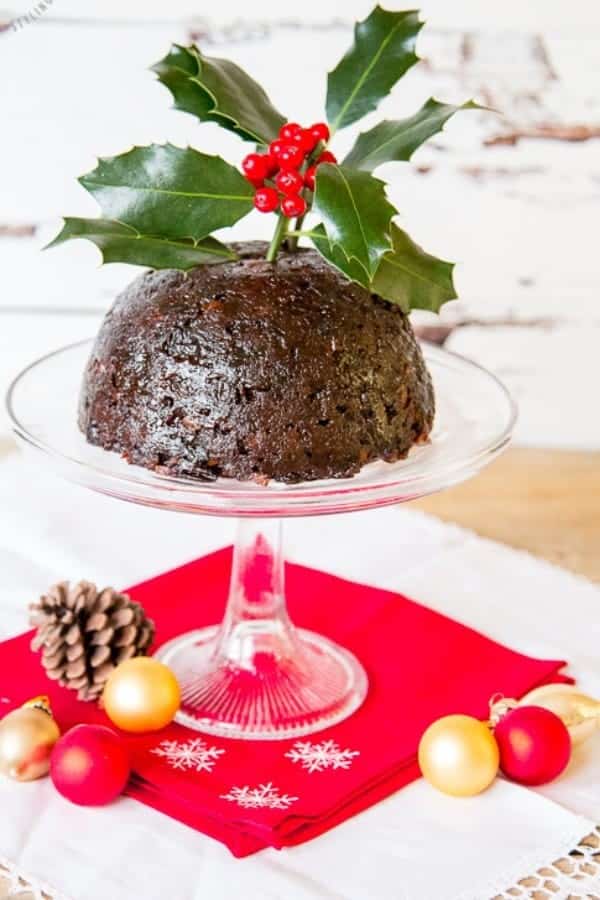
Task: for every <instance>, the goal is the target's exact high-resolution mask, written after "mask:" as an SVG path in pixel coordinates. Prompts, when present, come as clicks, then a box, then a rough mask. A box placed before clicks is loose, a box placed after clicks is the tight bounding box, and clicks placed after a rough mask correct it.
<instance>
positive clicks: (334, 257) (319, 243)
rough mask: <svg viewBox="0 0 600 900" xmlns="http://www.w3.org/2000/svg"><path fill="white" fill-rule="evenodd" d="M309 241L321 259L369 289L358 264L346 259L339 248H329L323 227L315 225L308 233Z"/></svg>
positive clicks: (364, 275) (368, 284)
mask: <svg viewBox="0 0 600 900" xmlns="http://www.w3.org/2000/svg"><path fill="white" fill-rule="evenodd" d="M310 239H311V241H312V242H313V244H314V245H315V248H316V249H317V250H318V251H319V253H320V254H321V256H322V257H323V259H325V260H326V261H327V262H328V263H330V265H332V266H333V267H334V268H335V269H337V270H338V271H339V272H341V273H342V275H346V277H347V278H349V279H350V281H356V282H358V284H362V286H363V287H364V288H367V290H370V289H371V282H370V279H369V277H368V275H367V273H366V272H365V270H364V269H363V267H362V266H361V265H360V263H358V262H357V261H356V260H355V259H348V257H347V256H346V255H345V254H344V252H343V251H342V250H340V248H339V247H332V246H331V244H330V243H329V238H328V237H327V232H326V231H325V227H324V225H322V224H321V225H317V226H316V228H313V229H312V230H311V232H310Z"/></svg>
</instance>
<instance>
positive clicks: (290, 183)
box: [275, 169, 304, 197]
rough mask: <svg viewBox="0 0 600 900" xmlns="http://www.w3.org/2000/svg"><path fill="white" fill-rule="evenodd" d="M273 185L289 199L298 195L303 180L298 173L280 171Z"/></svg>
mask: <svg viewBox="0 0 600 900" xmlns="http://www.w3.org/2000/svg"><path fill="white" fill-rule="evenodd" d="M275 184H276V185H277V187H278V188H279V190H280V191H281V193H282V194H285V195H286V196H287V197H291V196H292V195H293V194H299V193H300V191H301V190H302V188H303V187H304V178H303V177H302V175H301V174H300V172H296V171H295V170H294V169H282V170H281V172H279V174H278V175H277V177H276V178H275Z"/></svg>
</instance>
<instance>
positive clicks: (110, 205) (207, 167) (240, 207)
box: [79, 144, 254, 241]
mask: <svg viewBox="0 0 600 900" xmlns="http://www.w3.org/2000/svg"><path fill="white" fill-rule="evenodd" d="M79 181H80V183H81V184H82V185H83V187H84V188H85V189H86V190H87V191H89V192H90V194H92V195H93V196H94V197H95V199H96V200H97V201H98V203H99V204H100V207H101V208H102V212H103V213H104V217H105V218H107V219H116V220H117V221H119V222H122V223H124V224H125V225H130V226H131V227H132V228H135V229H136V231H138V232H139V233H140V234H145V235H161V237H164V238H191V239H192V240H195V241H198V240H201V239H202V238H205V237H207V236H208V235H209V234H210V233H211V232H213V231H216V230H217V229H219V228H224V227H226V226H229V225H233V224H234V223H235V222H237V221H238V219H241V218H242V216H245V215H246V213H248V212H250V210H251V209H252V198H253V193H254V190H253V188H252V185H251V184H249V182H248V181H246V179H245V178H244V177H243V175H242V174H241V173H240V172H238V170H237V169H234V167H233V166H230V165H229V163H226V162H225V160H223V159H221V158H220V157H218V156H207V155H206V154H204V153H198V151H197V150H192V149H191V148H189V147H188V148H187V149H185V150H182V149H180V148H179V147H174V146H173V145H171V144H165V145H162V144H152V145H151V146H149V147H134V148H133V150H130V151H129V152H128V153H124V154H122V155H121V156H114V157H112V158H110V159H101V160H99V161H98V166H97V168H96V169H94V171H93V172H90V173H89V174H88V175H84V176H83V177H82V178H80V179H79Z"/></svg>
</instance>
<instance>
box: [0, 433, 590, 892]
mask: <svg viewBox="0 0 600 900" xmlns="http://www.w3.org/2000/svg"><path fill="white" fill-rule="evenodd" d="M0 510H1V513H0V637H8V636H9V635H12V634H15V633H18V632H19V631H21V630H22V629H23V628H24V627H25V625H26V606H27V603H28V602H29V601H30V600H32V599H34V598H35V597H36V596H37V595H38V593H39V592H40V591H42V590H43V589H45V588H46V587H48V586H49V585H50V584H51V583H52V582H54V581H56V580H59V579H62V578H72V579H76V578H80V577H85V578H88V579H92V580H96V581H98V582H101V583H102V584H106V583H111V584H114V585H119V586H121V585H126V584H131V583H133V582H135V581H137V580H139V579H142V578H145V577H147V576H149V575H152V574H154V573H156V572H158V571H161V570H165V569H167V568H169V567H171V566H173V565H175V564H177V563H181V562H183V561H185V560H188V559H190V558H192V557H194V556H197V555H200V554H202V553H204V552H206V551H208V550H210V549H213V548H215V547H217V546H220V545H223V544H225V543H227V542H229V541H230V540H231V537H232V530H233V524H232V523H231V522H229V521H225V520H219V519H207V518H196V517H192V516H182V515H176V514H172V513H164V512H159V511H155V510H152V509H143V508H136V507H134V506H130V505H127V504H124V503H119V502H116V501H111V500H109V499H107V498H104V497H101V496H96V495H93V494H91V493H88V492H86V491H85V490H83V489H81V488H76V487H73V486H70V485H67V484H64V483H62V482H59V481H57V480H55V479H54V478H53V477H52V476H50V475H47V474H46V472H45V471H44V470H42V469H41V468H40V469H36V468H35V467H33V468H32V467H31V465H30V464H26V463H25V462H24V461H23V460H22V459H21V458H20V457H19V456H18V455H17V453H16V451H15V452H14V453H9V454H8V456H5V457H4V458H3V459H2V458H0ZM490 515H494V510H493V509H490ZM523 515H524V516H525V515H527V511H526V510H524V511H523ZM287 533H288V547H287V554H288V557H289V558H290V559H293V560H295V561H298V562H303V563H306V564H309V565H313V566H316V567H321V568H323V569H327V570H329V571H332V572H335V573H339V574H342V575H344V576H347V577H350V578H356V579H360V580H363V581H369V582H371V583H372V584H376V585H379V586H381V587H385V588H392V589H397V590H401V591H403V592H405V593H407V594H409V595H410V596H412V597H414V598H415V599H418V600H420V601H421V602H423V603H426V604H428V605H429V606H431V607H433V608H435V609H437V610H439V611H440V612H443V613H446V614H449V615H451V616H453V617H455V618H456V619H459V620H461V621H464V622H466V623H468V624H469V625H472V626H473V627H475V628H478V629H480V630H481V631H484V632H485V633H486V634H489V635H490V636H492V637H494V638H496V639H498V640H500V641H503V642H505V643H507V644H509V645H511V646H512V647H514V648H516V649H519V650H522V651H524V652H526V653H530V654H533V655H536V654H537V655H540V656H550V657H564V658H566V659H568V660H570V662H571V664H572V665H571V670H572V672H573V674H575V675H576V676H577V678H578V679H580V683H581V686H582V687H583V688H584V689H586V690H588V691H590V692H592V693H595V694H596V695H597V696H600V655H599V652H598V648H599V647H600V591H598V590H597V589H596V588H595V587H594V586H592V585H591V584H590V583H588V582H586V581H584V580H583V579H580V578H578V577H576V576H574V575H571V574H569V573H567V572H565V571H562V570H560V569H557V568H554V567H552V566H550V565H548V564H547V563H544V562H541V561H539V560H536V559H533V558H532V557H530V556H528V555H526V554H523V553H520V552H516V551H513V550H510V549H508V548H506V547H503V546H500V545H497V544H493V543H491V542H489V541H485V540H482V539H480V538H478V537H476V536H474V535H472V534H470V533H467V532H465V531H463V530H461V529H459V528H456V527H453V526H448V525H443V524H441V523H440V522H438V521H436V520H434V519H431V518H428V517H426V516H424V515H422V514H421V513H418V512H416V511H411V510H410V509H409V508H402V509H398V508H396V509H387V510H382V511H378V512H369V513H361V514H352V515H347V516H343V517H332V518H322V519H311V520H298V521H292V522H290V523H289V526H288V528H287ZM406 691H407V692H410V683H407V685H406ZM0 695H1V673H0ZM401 714H402V710H401V709H398V710H390V715H401ZM597 822H600V733H599V734H598V735H597V736H596V737H595V738H593V739H592V740H590V741H589V742H588V743H586V744H585V745H583V746H582V747H580V748H578V749H577V751H576V753H575V756H574V759H573V761H572V764H571V766H570V768H569V770H568V771H567V773H566V774H565V775H564V776H563V777H562V778H561V779H560V780H559V781H557V782H556V783H555V784H552V785H549V786H548V787H546V788H543V789H541V790H539V791H532V790H526V789H525V788H521V787H519V786H516V785H513V784H510V783H508V782H505V781H503V780H498V781H497V782H496V783H495V784H494V786H493V787H492V789H491V790H489V791H488V792H486V793H485V794H483V795H481V796H480V797H477V798H472V799H468V800H457V799H452V798H449V797H445V796H442V795H441V794H438V793H436V792H435V791H433V790H432V789H431V788H429V786H428V785H426V784H425V783H424V782H422V781H420V782H417V783H415V784H413V785H411V786H410V787H408V788H406V789H404V790H402V791H400V792H398V793H397V794H396V795H394V796H392V797H390V798H388V799H387V800H386V801H384V802H383V803H380V804H378V805H377V806H375V807H373V808H371V809H370V810H368V811H366V812H364V813H363V814H361V815H359V816H356V817H355V818H353V819H351V820H350V821H348V822H346V823H345V824H343V825H341V826H339V827H337V828H335V829H334V830H332V831H330V832H329V833H327V834H325V835H323V836H322V837H320V838H318V839H317V840H315V841H312V842H310V843H308V844H304V845H302V846H300V847H296V848H294V849H291V850H285V851H281V852H278V851H274V850H267V851H264V852H262V853H259V854H257V855H255V856H253V857H250V858H248V859H245V860H235V859H233V858H232V857H231V856H230V855H229V853H228V852H227V851H226V850H225V849H224V848H223V847H222V846H221V845H220V844H218V843H216V842H215V841H212V840H211V839H209V838H207V837H205V836H204V835H201V834H197V833H195V832H193V831H192V830H190V829H188V828H185V827H184V826H182V825H180V824H179V823H177V822H174V821H172V820H170V819H168V818H166V817H164V816H162V815H160V814H159V813H155V812H153V811H152V810H149V809H147V808H146V807H144V806H142V805H140V804H137V803H135V802H134V801H132V800H128V799H123V800H120V801H118V802H117V803H116V804H114V805H112V806H110V807H106V808H103V809H93V810H90V809H83V808H79V807H75V806H71V805H69V804H68V803H67V802H66V801H64V800H62V798H60V797H59V796H58V795H57V794H56V792H55V791H54V790H53V788H52V785H51V784H50V783H49V781H48V780H47V779H46V780H42V781H39V782H35V783H32V784H28V785H20V784H15V783H13V782H10V781H8V780H0V861H1V863H2V864H3V865H4V874H6V875H8V873H10V877H11V878H12V879H13V890H14V891H15V892H17V890H23V889H24V887H25V881H19V878H20V877H22V878H24V879H25V880H26V882H27V883H28V884H29V885H30V886H32V887H33V888H34V889H36V890H37V891H38V896H42V891H43V890H45V891H46V893H47V896H49V897H51V898H66V900H133V898H143V900H159V898H160V900H164V898H165V897H173V898H176V900H234V898H236V900H237V898H238V897H239V896H242V895H243V897H244V900H490V898H492V897H495V896H497V897H502V898H509V897H517V896H520V897H533V898H536V900H540V898H541V900H545V898H568V897H581V898H590V897H591V898H600V874H599V868H600V867H599V866H598V864H597V863H596V862H595V859H596V858H598V853H599V846H600V840H599V839H598V835H597V833H594V825H595V823H597ZM582 841H583V843H581V842H582ZM578 845H581V846H580V848H579V850H577V851H576V852H575V854H574V855H569V854H570V852H571V851H575V849H576V848H577V846H578ZM560 860H562V861H560ZM536 873H537V874H536ZM1 882H2V870H1V869H0V883H1ZM518 882H522V883H521V886H520V887H516V885H517V883H518ZM1 895H2V893H1V889H0V896H1Z"/></svg>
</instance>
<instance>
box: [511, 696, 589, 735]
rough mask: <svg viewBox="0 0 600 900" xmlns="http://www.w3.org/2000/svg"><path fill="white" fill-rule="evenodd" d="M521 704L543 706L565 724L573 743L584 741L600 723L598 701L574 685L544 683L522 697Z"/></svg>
mask: <svg viewBox="0 0 600 900" xmlns="http://www.w3.org/2000/svg"><path fill="white" fill-rule="evenodd" d="M519 705H520V706H543V707H544V709H549V710H550V711H551V712H553V713H556V715H557V716H559V717H560V718H561V719H562V721H563V722H564V723H565V725H566V726H567V729H568V731H569V734H570V735H571V741H572V742H573V744H581V743H582V742H583V741H585V740H587V739H588V738H589V737H591V735H592V734H593V733H594V732H595V731H596V729H597V728H598V726H600V701H599V700H594V698H593V697H588V696H587V694H582V693H581V691H580V690H579V688H577V687H576V686H575V685H573V684H545V685H543V686H542V687H539V688H535V690H533V691H530V692H529V693H528V694H526V695H525V697H523V699H522V700H521V701H520V704H519Z"/></svg>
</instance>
